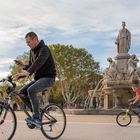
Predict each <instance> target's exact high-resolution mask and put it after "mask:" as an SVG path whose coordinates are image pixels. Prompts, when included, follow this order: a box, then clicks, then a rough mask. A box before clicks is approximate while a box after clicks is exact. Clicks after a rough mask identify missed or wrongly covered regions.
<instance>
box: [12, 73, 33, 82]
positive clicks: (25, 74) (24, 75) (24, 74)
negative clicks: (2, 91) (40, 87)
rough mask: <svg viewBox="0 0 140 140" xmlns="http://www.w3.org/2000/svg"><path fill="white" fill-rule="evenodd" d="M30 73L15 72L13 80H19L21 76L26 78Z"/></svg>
mask: <svg viewBox="0 0 140 140" xmlns="http://www.w3.org/2000/svg"><path fill="white" fill-rule="evenodd" d="M29 75H30V73H29V72H27V71H26V72H23V73H18V74H15V75H13V80H15V81H16V80H19V79H21V78H25V77H28V76H29Z"/></svg>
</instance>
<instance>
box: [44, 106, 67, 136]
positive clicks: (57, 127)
mask: <svg viewBox="0 0 140 140" xmlns="http://www.w3.org/2000/svg"><path fill="white" fill-rule="evenodd" d="M65 126H66V117H65V114H64V112H63V110H62V109H61V108H60V107H59V106H57V105H55V104H51V105H49V106H48V107H47V108H46V109H45V110H44V112H43V114H42V129H41V130H42V132H43V134H44V135H45V136H46V137H47V138H50V139H56V138H59V137H60V136H61V135H62V134H63V132H64V130H65Z"/></svg>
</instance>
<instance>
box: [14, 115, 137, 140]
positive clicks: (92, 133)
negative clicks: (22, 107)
mask: <svg viewBox="0 0 140 140" xmlns="http://www.w3.org/2000/svg"><path fill="white" fill-rule="evenodd" d="M17 116H18V127H17V131H16V133H15V136H14V138H13V140H46V138H45V137H44V136H43V134H42V133H41V131H40V130H31V129H29V128H28V127H27V126H26V124H25V122H24V120H23V119H24V117H25V116H24V115H23V114H20V113H19V114H18V113H17ZM67 119H68V123H67V128H66V131H65V133H64V134H63V136H62V137H61V138H60V139H59V140H139V139H140V138H139V136H140V124H138V123H137V118H136V117H134V119H133V122H132V124H130V126H128V127H126V128H123V127H120V126H118V125H117V124H116V122H115V116H107V115H90V116H88V115H83V116H81V115H76V116H75V115H68V116H67Z"/></svg>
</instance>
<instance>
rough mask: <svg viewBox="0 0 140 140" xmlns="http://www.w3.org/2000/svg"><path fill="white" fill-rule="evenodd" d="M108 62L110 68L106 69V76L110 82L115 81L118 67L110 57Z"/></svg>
mask: <svg viewBox="0 0 140 140" xmlns="http://www.w3.org/2000/svg"><path fill="white" fill-rule="evenodd" d="M107 61H108V62H109V67H108V68H106V70H105V72H104V76H105V78H106V79H108V80H115V79H116V76H117V66H116V64H115V62H114V61H113V60H112V58H111V57H109V58H108V59H107Z"/></svg>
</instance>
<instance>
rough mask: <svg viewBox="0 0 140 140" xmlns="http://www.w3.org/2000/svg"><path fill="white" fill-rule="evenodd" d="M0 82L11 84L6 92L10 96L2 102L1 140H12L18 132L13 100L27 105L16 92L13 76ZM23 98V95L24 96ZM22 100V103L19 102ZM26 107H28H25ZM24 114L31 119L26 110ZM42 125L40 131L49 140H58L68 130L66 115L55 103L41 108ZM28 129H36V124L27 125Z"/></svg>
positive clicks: (0, 117) (0, 108)
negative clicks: (11, 104) (11, 103)
mask: <svg viewBox="0 0 140 140" xmlns="http://www.w3.org/2000/svg"><path fill="white" fill-rule="evenodd" d="M0 82H9V83H10V85H9V86H8V87H7V89H6V92H7V94H8V96H7V97H6V98H4V99H3V101H1V102H0V138H1V139H4V140H5V139H6V140H11V139H12V138H13V136H14V134H15V132H16V128H17V117H16V114H15V112H14V110H13V109H12V108H11V106H10V102H11V100H13V99H14V100H17V99H18V104H20V105H21V104H22V105H25V104H24V103H23V102H22V101H21V99H20V97H21V95H20V94H18V92H16V90H15V89H16V84H15V83H14V82H13V79H12V76H9V77H7V78H5V79H2V80H1V81H0ZM22 97H23V95H22ZM19 99H20V102H19ZM25 106H26V105H25ZM23 112H24V113H25V114H26V115H27V116H28V117H30V118H32V117H31V115H30V114H31V113H29V111H27V110H26V109H23ZM40 113H41V125H40V128H39V129H40V130H41V132H42V133H43V135H44V136H45V137H46V138H48V139H52V140H53V139H58V138H59V137H60V136H62V134H63V133H64V131H65V128H66V115H65V113H64V111H63V109H62V108H61V107H60V106H58V105H57V104H55V103H51V104H48V105H46V106H45V107H44V108H43V109H41V108H40ZM27 126H28V128H30V129H34V128H36V125H35V124H31V123H27ZM7 128H8V130H7Z"/></svg>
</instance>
